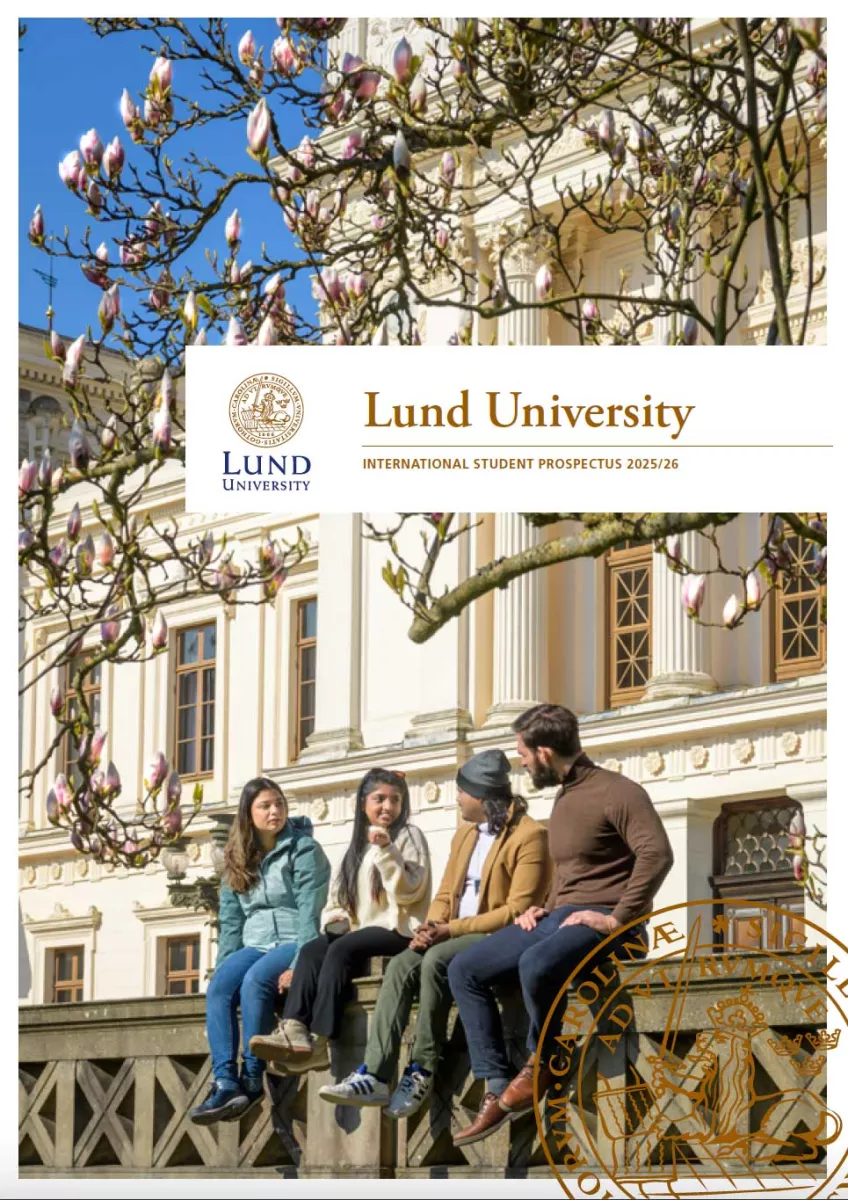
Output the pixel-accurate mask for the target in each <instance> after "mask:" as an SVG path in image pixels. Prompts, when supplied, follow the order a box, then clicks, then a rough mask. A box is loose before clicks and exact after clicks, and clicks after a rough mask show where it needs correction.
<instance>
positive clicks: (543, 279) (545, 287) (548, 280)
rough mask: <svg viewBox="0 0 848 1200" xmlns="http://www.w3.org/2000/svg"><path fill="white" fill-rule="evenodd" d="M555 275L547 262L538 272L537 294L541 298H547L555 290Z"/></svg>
mask: <svg viewBox="0 0 848 1200" xmlns="http://www.w3.org/2000/svg"><path fill="white" fill-rule="evenodd" d="M553 286H554V277H553V275H552V274H551V268H550V267H549V266H548V264H547V263H543V264H542V266H541V267H539V270H538V271H537V272H536V295H537V296H538V297H539V299H540V300H547V298H548V296H550V294H551V292H552V291H553Z"/></svg>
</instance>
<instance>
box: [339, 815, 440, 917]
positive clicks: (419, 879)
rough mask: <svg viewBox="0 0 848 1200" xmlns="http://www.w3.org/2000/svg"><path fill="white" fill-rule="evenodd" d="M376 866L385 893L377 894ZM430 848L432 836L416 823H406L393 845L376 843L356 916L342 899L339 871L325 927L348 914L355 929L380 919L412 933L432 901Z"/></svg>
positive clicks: (359, 888) (363, 867)
mask: <svg viewBox="0 0 848 1200" xmlns="http://www.w3.org/2000/svg"><path fill="white" fill-rule="evenodd" d="M374 867H376V868H377V870H378V871H379V873H380V878H381V880H382V883H383V894H382V895H381V897H380V899H379V900H374V898H373V896H372V894H371V871H372V868H374ZM430 892H431V879H430V851H429V848H428V846H427V839H426V838H425V837H424V834H423V833H422V832H421V830H420V829H418V828H417V827H416V826H415V825H405V826H404V828H403V829H401V830H400V832H399V833H398V835H397V839H396V840H395V841H394V842H390V843H389V845H388V846H371V845H369V847H368V849H367V850H366V852H365V855H364V856H363V859H362V862H361V864H360V867H359V873H358V875H357V877H356V916H355V918H353V919H351V915H350V913H348V912H347V911H346V910H345V909H343V908H342V907H341V906H340V905H339V870H338V868H336V870H335V871H334V872H333V879H332V882H331V884H330V894H329V896H328V898H327V904H326V907H325V909H324V911H323V913H322V914H321V928H322V929H326V927H327V925H328V923H329V922H330V921H339V920H344V919H345V918H347V919H348V920H350V922H351V928H352V929H362V928H364V927H365V926H366V925H376V926H379V928H381V929H394V930H395V931H396V932H397V933H399V934H401V936H402V937H412V935H413V934H414V933H415V931H416V929H418V927H419V926H420V925H423V924H424V922H425V920H426V919H427V909H428V908H429V906H430Z"/></svg>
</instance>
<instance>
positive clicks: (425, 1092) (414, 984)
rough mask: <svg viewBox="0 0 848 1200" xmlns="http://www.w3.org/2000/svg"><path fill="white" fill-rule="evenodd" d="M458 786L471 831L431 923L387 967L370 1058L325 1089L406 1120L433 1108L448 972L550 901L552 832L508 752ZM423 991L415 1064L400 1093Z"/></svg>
mask: <svg viewBox="0 0 848 1200" xmlns="http://www.w3.org/2000/svg"><path fill="white" fill-rule="evenodd" d="M456 789H457V791H456V800H457V806H458V808H459V811H460V815H461V816H462V824H461V825H460V827H459V829H457V831H456V833H455V835H454V838H453V841H452V842H451V848H450V855H449V857H448V863H447V866H446V867H445V872H444V875H443V877H442V882H441V884H440V886H439V889H438V891H437V893H436V896H435V898H434V899H433V902H432V904H431V905H430V908H429V911H428V913H427V921H426V923H425V924H424V925H423V926H422V927H421V928H420V929H419V930H418V931H417V932H416V934H415V936H414V937H413V939H412V941H411V942H410V944H409V947H408V949H406V950H404V951H403V952H402V953H400V954H398V955H396V956H395V957H394V958H393V959H392V960H391V962H390V963H389V966H388V968H387V969H386V974H385V976H384V977H383V983H382V986H381V988H380V994H379V996H378V998H377V1005H376V1008H375V1010H374V1016H373V1018H372V1020H371V1031H370V1034H369V1037H368V1045H367V1047H366V1050H365V1061H364V1062H363V1063H362V1065H361V1066H360V1067H358V1068H357V1069H356V1070H355V1071H353V1072H352V1073H351V1074H350V1075H348V1076H347V1078H345V1079H342V1080H341V1082H339V1083H335V1084H327V1085H325V1086H324V1087H322V1088H321V1089H320V1091H319V1095H320V1096H321V1098H322V1099H323V1100H327V1101H328V1102H329V1103H331V1104H343V1105H352V1106H355V1107H363V1106H372V1105H373V1106H375V1107H382V1108H385V1109H386V1115H387V1116H389V1117H392V1118H394V1119H395V1120H400V1119H402V1118H404V1117H411V1116H412V1115H413V1113H416V1112H418V1110H419V1109H420V1108H421V1107H422V1105H424V1104H425V1103H427V1102H428V1101H429V1099H430V1097H431V1095H432V1091H433V1083H434V1076H435V1073H436V1070H437V1067H438V1063H439V1057H440V1055H441V1050H442V1046H443V1044H444V1041H445V1037H446V1035H447V1024H448V1016H449V1014H450V1007H451V992H450V987H449V985H448V966H449V965H450V963H451V961H452V959H453V958H454V957H455V956H456V955H457V954H459V953H460V951H461V950H465V949H467V948H468V947H470V946H472V945H474V943H475V942H478V941H480V940H481V939H482V938H484V937H486V936H487V934H490V933H493V932H495V931H496V930H499V929H503V928H504V927H505V926H507V925H510V924H512V922H513V921H514V920H515V918H516V917H518V916H520V915H521V914H522V913H523V912H525V911H526V910H527V909H528V908H530V907H531V905H535V904H539V903H541V898H542V897H543V896H544V895H545V894H546V889H547V888H548V886H549V884H550V878H551V866H550V858H549V855H548V838H547V832H546V830H545V828H544V826H542V825H540V824H539V822H538V821H534V820H532V819H531V818H530V817H529V816H528V815H527V805H526V803H525V802H524V800H523V799H521V797H518V796H513V794H512V789H511V787H510V764H509V759H508V758H507V756H506V755H505V754H504V752H503V751H502V750H483V751H482V752H481V753H480V754H476V755H475V756H474V757H473V758H471V759H469V760H468V762H466V763H464V764H463V766H462V767H460V769H459V771H458V772H457V776H456ZM418 992H420V996H419V1000H418V1019H417V1021H416V1026H415V1041H414V1044H413V1047H412V1053H411V1056H410V1062H409V1066H408V1067H407V1068H406V1069H405V1071H404V1072H403V1074H402V1075H401V1078H400V1080H399V1082H398V1084H397V1087H396V1088H395V1089H394V1091H393V1092H392V1090H391V1088H390V1082H391V1078H392V1075H393V1073H394V1071H395V1068H396V1066H397V1061H398V1056H399V1054H400V1046H401V1040H402V1038H403V1033H404V1030H405V1029H406V1026H407V1022H408V1021H409V1015H410V1012H411V1010H412V1005H413V1002H414V1000H415V996H416V993H418Z"/></svg>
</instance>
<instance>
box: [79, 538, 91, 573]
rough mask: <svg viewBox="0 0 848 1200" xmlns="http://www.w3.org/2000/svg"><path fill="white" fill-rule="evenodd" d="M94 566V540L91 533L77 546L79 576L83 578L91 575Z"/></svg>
mask: <svg viewBox="0 0 848 1200" xmlns="http://www.w3.org/2000/svg"><path fill="white" fill-rule="evenodd" d="M93 566H94V538H93V537H92V536H91V534H90V533H89V534H87V535H86V537H85V538H84V539H83V540H82V541H81V542H80V544H79V545H78V546H77V552H76V568H77V574H78V575H82V576H87V575H90V574H91V568H92V567H93Z"/></svg>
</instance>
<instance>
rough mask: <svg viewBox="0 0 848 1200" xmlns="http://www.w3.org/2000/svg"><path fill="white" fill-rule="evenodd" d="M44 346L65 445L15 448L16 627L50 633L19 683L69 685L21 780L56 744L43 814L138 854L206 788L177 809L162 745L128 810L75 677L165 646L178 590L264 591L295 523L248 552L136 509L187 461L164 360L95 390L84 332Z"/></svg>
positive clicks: (258, 597) (49, 757)
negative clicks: (20, 452)
mask: <svg viewBox="0 0 848 1200" xmlns="http://www.w3.org/2000/svg"><path fill="white" fill-rule="evenodd" d="M108 294H109V293H106V296H108ZM49 348H50V353H51V354H52V356H53V357H54V358H55V359H57V360H59V361H60V362H62V363H63V378H64V381H65V387H66V390H67V395H68V408H69V411H70V414H71V419H72V425H71V428H70V432H69V436H68V449H67V454H63V455H62V456H61V457H60V458H58V459H57V458H55V457H53V456H52V455H51V453H50V451H49V450H45V452H44V454H43V456H42V458H41V460H40V461H39V462H28V461H27V460H24V462H23V463H22V465H21V468H20V475H19V482H18V499H19V519H20V525H19V535H18V551H19V560H20V564H21V566H22V568H23V569H24V571H25V573H26V575H25V584H24V586H23V588H22V594H21V624H22V629H23V630H24V631H25V632H29V630H30V628H31V626H32V625H33V623H34V622H36V621H37V622H38V627H39V629H42V630H44V631H45V634H46V637H45V639H44V640H39V639H36V638H33V637H32V636H29V637H28V638H27V639H26V641H25V643H24V644H25V647H26V649H25V652H24V657H23V661H22V663H21V680H22V684H21V691H22V694H23V693H26V692H27V691H29V689H31V688H34V687H36V686H37V685H38V684H39V683H40V681H42V680H43V679H44V678H45V677H47V678H48V679H52V680H54V681H55V680H57V679H60V680H62V681H63V685H64V681H66V680H67V681H68V683H69V685H70V692H68V691H66V690H64V686H59V685H56V684H54V686H53V688H52V693H51V697H50V709H51V713H52V716H53V718H54V723H53V727H52V736H51V738H50V741H49V744H48V745H47V747H46V749H45V751H44V753H43V755H42V757H41V759H40V761H39V762H37V763H34V764H33V765H32V766H30V767H29V768H28V769H27V770H25V771H24V773H23V777H22V785H23V787H24V789H29V790H31V789H32V788H33V786H34V784H35V780H36V779H37V777H38V776H39V774H40V773H41V772H42V771H43V770H44V769H46V768H47V767H48V766H49V765H50V763H51V762H53V761H54V758H55V753H56V751H57V750H58V749H59V748H60V747H61V746H63V745H65V746H68V748H69V757H70V758H71V759H72V760H73V761H74V770H73V772H72V775H71V777H70V778H69V777H68V776H66V775H65V774H60V775H58V776H57V778H56V779H55V782H54V783H53V786H52V787H51V788H50V790H49V792H48V795H47V817H48V819H49V820H50V821H51V823H52V824H54V825H57V826H60V827H64V828H66V829H67V830H68V831H69V834H70V840H71V842H72V844H73V845H74V846H75V848H76V849H77V850H79V851H82V852H86V853H88V854H90V855H91V856H93V857H94V858H95V859H97V860H99V861H111V862H122V863H124V864H127V865H133V866H143V865H145V864H146V863H147V862H148V861H150V859H151V858H155V857H156V856H157V855H158V853H159V851H160V850H161V848H162V846H163V845H165V844H166V843H167V842H169V841H172V840H174V839H175V838H176V837H178V836H179V835H180V834H181V832H182V830H183V828H184V827H185V826H186V825H187V824H188V823H189V821H190V820H191V819H192V817H193V816H194V815H195V813H196V812H197V810H198V808H199V806H200V804H201V801H202V788H201V786H200V785H197V786H196V787H195V789H194V793H193V796H192V804H191V805H190V806H189V805H187V806H186V807H185V808H183V807H182V805H181V799H182V784H181V781H180V778H179V775H178V774H177V772H176V771H171V770H170V768H169V764H168V762H167V760H166V757H165V754H164V753H163V752H162V751H161V750H160V751H158V752H156V753H155V754H154V755H153V758H152V760H151V762H150V765H149V768H148V772H147V778H146V779H145V791H144V794H143V796H141V797H137V805H136V807H135V811H130V812H128V811H127V809H126V806H125V805H122V804H121V803H120V799H121V795H122V782H121V775H120V771H119V768H118V765H116V763H115V762H113V761H111V760H110V759H109V757H108V755H107V754H105V753H104V751H105V748H106V743H107V732H106V731H104V730H102V729H100V728H99V727H98V724H97V714H96V712H95V711H94V710H93V706H92V704H91V700H90V696H89V695H88V693H87V690H86V681H87V680H90V679H91V678H92V677H93V676H94V675H95V673H96V672H97V671H98V669H99V668H101V667H102V664H103V663H107V662H108V663H112V664H115V665H116V666H117V665H120V664H123V663H130V662H135V663H138V662H142V661H144V660H146V659H148V658H151V657H152V656H154V655H156V654H161V653H162V652H164V650H165V648H166V646H167V644H168V623H167V618H166V615H165V614H166V611H167V608H168V606H169V605H170V604H172V603H173V602H175V601H177V600H184V599H185V598H187V597H192V596H203V595H216V596H219V597H221V599H222V600H223V601H224V602H225V603H227V604H232V605H238V604H264V603H269V602H271V603H273V600H274V597H275V596H276V594H277V592H278V591H279V588H280V586H281V585H282V583H283V581H284V579H285V577H286V574H287V572H288V570H289V569H290V567H291V566H292V565H293V564H294V563H295V562H297V561H299V559H300V558H302V557H303V554H304V553H305V552H306V549H307V547H306V543H305V541H304V539H303V537H302V535H301V533H300V531H299V530H298V533H297V537H296V538H294V539H293V540H291V541H273V540H272V539H270V538H269V537H266V538H265V539H264V540H263V541H262V543H261V545H260V548H259V553H258V557H257V559H256V561H253V562H250V561H242V562H240V561H237V559H236V556H235V553H234V549H233V548H232V547H228V539H227V536H226V535H224V536H223V537H222V538H221V539H220V541H219V542H217V543H216V540H215V537H214V536H213V534H212V533H211V532H209V531H207V532H205V533H203V534H198V535H193V536H192V535H187V534H186V533H183V532H181V531H180V528H179V525H178V523H177V521H175V520H157V519H156V518H155V516H153V515H151V513H150V512H146V513H145V501H146V499H149V496H150V493H151V489H152V488H154V487H155V486H156V484H157V482H158V481H159V480H158V477H159V476H160V473H161V472H163V471H165V472H166V475H165V476H164V478H167V471H168V469H169V468H170V469H171V470H172V471H173V470H174V469H177V470H179V469H180V468H181V467H182V465H183V463H184V457H185V443H184V441H183V439H182V438H181V436H180V431H181V428H182V425H181V417H180V405H179V404H178V402H177V394H176V389H175V386H174V383H173V380H172V378H171V375H170V373H169V371H168V370H167V368H165V369H163V367H162V363H161V361H159V360H153V359H147V360H143V361H140V362H138V363H137V364H136V365H135V366H134V367H133V368H132V369H131V370H129V371H128V372H127V374H126V376H125V378H124V379H123V380H122V381H121V384H120V386H119V385H118V382H116V381H115V380H114V379H113V380H112V381H111V384H110V391H109V394H108V396H107V398H106V399H105V400H104V399H103V398H102V396H103V392H102V382H103V379H104V378H106V376H105V374H104V372H103V371H101V370H100V369H99V364H101V363H102V362H103V355H102V349H101V347H100V346H96V347H95V348H94V351H93V353H92V354H91V355H90V356H88V357H85V356H84V354H83V349H84V346H83V338H82V337H80V338H79V339H78V340H77V341H76V342H74V343H73V345H71V346H68V347H66V346H64V344H63V343H62V341H61V339H60V338H58V337H56V335H55V334H54V335H53V336H52V337H51V340H50V344H49ZM98 383H99V384H100V386H99V387H98V386H92V385H96V384H98ZM94 393H96V398H95V396H94ZM139 513H145V515H144V516H143V518H142V519H139V515H138V514H139ZM124 799H126V797H124Z"/></svg>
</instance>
